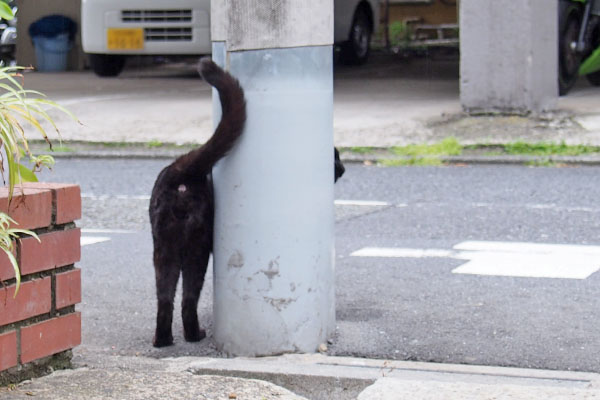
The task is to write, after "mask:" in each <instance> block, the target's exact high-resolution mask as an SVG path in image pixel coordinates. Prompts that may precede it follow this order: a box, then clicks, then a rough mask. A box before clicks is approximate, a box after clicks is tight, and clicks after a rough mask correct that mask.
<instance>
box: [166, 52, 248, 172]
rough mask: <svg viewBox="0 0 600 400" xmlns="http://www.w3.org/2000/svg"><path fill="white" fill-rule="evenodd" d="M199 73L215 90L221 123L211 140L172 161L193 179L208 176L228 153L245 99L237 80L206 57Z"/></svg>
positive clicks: (240, 125) (242, 115) (240, 122)
mask: <svg viewBox="0 0 600 400" xmlns="http://www.w3.org/2000/svg"><path fill="white" fill-rule="evenodd" d="M198 72H199V73H200V75H201V76H202V78H204V80H205V81H206V82H208V83H209V84H210V85H212V86H213V87H214V88H215V89H217V92H218V93H219V98H220V100H221V110H222V113H221V121H220V122H219V125H218V126H217V129H215V132H214V133H213V135H212V136H211V138H210V139H209V140H208V141H207V142H206V143H205V144H204V145H203V146H202V147H200V148H198V149H196V150H193V151H191V152H189V153H187V154H185V155H183V156H181V157H179V158H178V159H177V160H176V161H175V162H174V164H175V165H174V166H175V168H176V169H177V170H178V171H180V172H182V173H184V174H186V175H187V174H189V175H194V176H198V175H202V174H204V175H205V174H208V173H210V171H211V169H212V167H213V165H215V163H216V162H217V161H219V160H220V159H221V158H223V157H224V156H225V155H226V154H227V153H228V152H229V150H231V148H232V147H233V145H234V144H235V142H236V140H237V139H238V138H239V137H240V135H241V134H242V131H243V130H244V124H245V122H246V100H245V98H244V91H243V90H242V87H241V86H240V83H239V82H238V80H237V79H235V78H234V77H233V76H231V75H230V74H229V73H228V72H226V71H224V70H223V69H221V67H219V66H218V65H217V64H215V63H214V62H213V61H212V60H211V59H210V58H208V57H206V58H203V59H201V60H200V64H199V66H198Z"/></svg>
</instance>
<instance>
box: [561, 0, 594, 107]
mask: <svg viewBox="0 0 600 400" xmlns="http://www.w3.org/2000/svg"><path fill="white" fill-rule="evenodd" d="M558 32H559V37H558V86H559V94H560V95H561V96H562V95H565V94H567V93H568V92H569V90H570V89H571V88H572V87H573V85H574V84H575V82H576V81H577V78H578V77H579V76H585V77H586V78H587V80H588V81H589V82H590V83H591V84H592V85H594V86H600V0H559V3H558Z"/></svg>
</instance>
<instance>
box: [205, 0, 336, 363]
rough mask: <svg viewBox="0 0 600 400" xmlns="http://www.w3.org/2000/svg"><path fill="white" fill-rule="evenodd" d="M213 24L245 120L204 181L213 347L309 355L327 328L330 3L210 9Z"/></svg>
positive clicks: (306, 0) (330, 311)
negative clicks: (210, 193) (210, 183)
mask: <svg viewBox="0 0 600 400" xmlns="http://www.w3.org/2000/svg"><path fill="white" fill-rule="evenodd" d="M211 25H212V32H211V34H212V40H213V60H215V62H217V63H218V64H219V65H221V66H224V67H225V69H227V70H229V71H230V72H231V73H232V74H233V75H234V76H236V77H237V78H238V79H239V80H240V83H241V85H242V87H243V88H244V91H245V94H246V100H247V114H248V119H247V122H246V128H245V131H244V133H243V134H242V137H241V139H240V141H239V142H238V144H237V145H236V146H235V148H234V149H233V151H232V152H231V154H230V155H229V156H228V157H226V158H225V159H223V160H222V161H221V162H220V163H219V164H218V165H217V166H216V167H215V169H214V171H213V176H214V183H215V203H216V209H215V232H214V309H213V314H214V337H215V340H216V342H217V344H218V346H219V347H220V348H221V349H222V350H223V351H225V352H226V353H228V354H231V355H245V356H259V355H274V354H281V353H284V352H314V351H316V350H317V348H318V346H319V345H320V344H321V343H323V342H325V341H326V340H327V337H328V336H329V335H331V334H332V333H333V331H334V329H335V305H334V243H333V227H334V210H333V65H332V63H333V61H332V57H333V0H294V1H281V0H244V1H235V0H233V1H232V0H228V1H225V0H219V1H213V2H212V21H211ZM218 101H219V100H218V97H216V96H213V106H214V110H215V112H216V113H215V120H216V122H218V120H219V118H220V116H219V115H220V106H219V102H218Z"/></svg>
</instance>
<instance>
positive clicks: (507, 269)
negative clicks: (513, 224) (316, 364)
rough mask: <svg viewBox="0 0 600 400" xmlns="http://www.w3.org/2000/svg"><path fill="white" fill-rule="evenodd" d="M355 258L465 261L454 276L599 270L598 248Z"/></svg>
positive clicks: (460, 249)
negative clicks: (440, 258)
mask: <svg viewBox="0 0 600 400" xmlns="http://www.w3.org/2000/svg"><path fill="white" fill-rule="evenodd" d="M351 256H356V257H410V258H424V257H442V258H456V259H461V260H467V262H466V263H464V264H463V265H461V266H459V267H458V268H455V269H454V270H452V272H453V273H455V274H472V275H490V276H513V277H528V278H559V279H586V278H588V277H589V276H590V275H592V274H593V273H595V272H597V271H598V270H599V269H600V246H584V245H566V244H540V243H519V242H484V241H467V242H462V243H459V244H457V245H456V246H454V247H453V248H452V250H443V249H407V248H375V247H366V248H363V249H360V250H358V251H355V252H353V253H352V254H351Z"/></svg>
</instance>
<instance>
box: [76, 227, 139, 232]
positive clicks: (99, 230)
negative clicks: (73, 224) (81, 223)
mask: <svg viewBox="0 0 600 400" xmlns="http://www.w3.org/2000/svg"><path fill="white" fill-rule="evenodd" d="M81 233H137V232H136V231H131V230H127V229H86V228H83V229H82V230H81Z"/></svg>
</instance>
